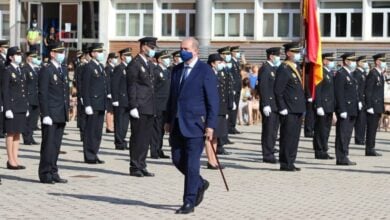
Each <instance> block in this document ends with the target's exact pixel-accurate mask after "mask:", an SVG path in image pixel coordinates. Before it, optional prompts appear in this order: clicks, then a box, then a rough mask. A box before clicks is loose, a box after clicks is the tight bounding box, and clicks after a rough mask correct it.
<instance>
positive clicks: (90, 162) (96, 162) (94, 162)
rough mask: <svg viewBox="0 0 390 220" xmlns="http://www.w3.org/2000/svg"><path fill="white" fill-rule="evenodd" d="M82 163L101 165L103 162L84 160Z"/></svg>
mask: <svg viewBox="0 0 390 220" xmlns="http://www.w3.org/2000/svg"><path fill="white" fill-rule="evenodd" d="M84 162H85V163H88V164H103V163H104V161H103V160H100V159H99V158H98V159H96V160H84Z"/></svg>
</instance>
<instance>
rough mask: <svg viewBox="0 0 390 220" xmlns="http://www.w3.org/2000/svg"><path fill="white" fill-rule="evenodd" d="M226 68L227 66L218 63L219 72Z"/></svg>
mask: <svg viewBox="0 0 390 220" xmlns="http://www.w3.org/2000/svg"><path fill="white" fill-rule="evenodd" d="M224 67H225V65H223V63H218V64H217V71H221V70H223V68H224Z"/></svg>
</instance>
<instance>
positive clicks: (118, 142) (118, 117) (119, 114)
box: [113, 106, 130, 149]
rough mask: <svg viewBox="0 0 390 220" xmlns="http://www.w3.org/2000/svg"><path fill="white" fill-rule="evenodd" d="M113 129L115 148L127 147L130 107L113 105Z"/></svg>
mask: <svg viewBox="0 0 390 220" xmlns="http://www.w3.org/2000/svg"><path fill="white" fill-rule="evenodd" d="M113 108H114V109H113V110H114V131H115V135H114V136H115V148H117V149H125V148H127V147H128V146H127V141H126V134H127V130H128V129H129V122H130V121H129V120H130V109H129V108H127V107H121V106H118V107H116V106H114V107H113Z"/></svg>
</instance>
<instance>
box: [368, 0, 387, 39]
mask: <svg viewBox="0 0 390 220" xmlns="http://www.w3.org/2000/svg"><path fill="white" fill-rule="evenodd" d="M374 13H381V14H383V21H382V30H383V34H382V36H381V37H379V36H373V35H372V23H371V24H370V27H371V28H370V34H369V37H370V39H372V40H385V39H388V38H390V35H387V34H388V31H389V30H388V26H387V24H388V23H387V22H385V21H389V19H390V16H389V14H390V8H371V11H370V15H369V16H370V17H371V22H372V18H373V16H372V15H373V14H374Z"/></svg>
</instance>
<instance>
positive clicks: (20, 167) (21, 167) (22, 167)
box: [18, 165, 26, 170]
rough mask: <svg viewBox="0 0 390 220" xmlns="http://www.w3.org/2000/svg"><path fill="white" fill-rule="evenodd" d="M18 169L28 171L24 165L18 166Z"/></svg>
mask: <svg viewBox="0 0 390 220" xmlns="http://www.w3.org/2000/svg"><path fill="white" fill-rule="evenodd" d="M18 168H19V170H24V169H26V167H25V166H23V165H18Z"/></svg>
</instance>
